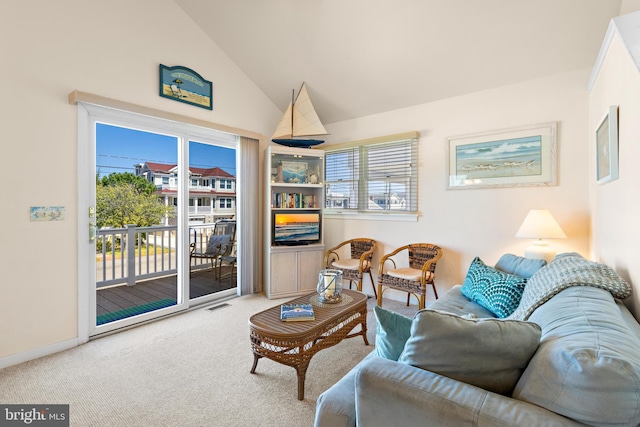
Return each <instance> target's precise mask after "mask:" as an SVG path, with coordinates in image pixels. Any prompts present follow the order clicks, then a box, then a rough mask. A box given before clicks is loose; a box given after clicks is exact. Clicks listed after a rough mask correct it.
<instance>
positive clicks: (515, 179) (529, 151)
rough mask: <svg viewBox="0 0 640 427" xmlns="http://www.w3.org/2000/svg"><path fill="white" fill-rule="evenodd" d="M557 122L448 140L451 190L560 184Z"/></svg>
mask: <svg viewBox="0 0 640 427" xmlns="http://www.w3.org/2000/svg"><path fill="white" fill-rule="evenodd" d="M556 130H557V122H549V123H541V124H536V125H530V126H522V127H517V128H510V129H502V130H496V131H491V132H483V133H476V134H469V135H460V136H454V137H450V138H448V139H447V140H448V143H449V167H448V186H447V189H471V188H499V187H524V186H550V185H556Z"/></svg>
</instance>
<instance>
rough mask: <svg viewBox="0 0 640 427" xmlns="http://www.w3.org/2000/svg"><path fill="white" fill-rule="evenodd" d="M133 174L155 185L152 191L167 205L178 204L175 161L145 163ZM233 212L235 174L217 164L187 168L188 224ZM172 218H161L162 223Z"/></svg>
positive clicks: (225, 215)
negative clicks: (168, 162) (210, 166)
mask: <svg viewBox="0 0 640 427" xmlns="http://www.w3.org/2000/svg"><path fill="white" fill-rule="evenodd" d="M135 167H136V175H137V176H142V177H144V178H145V179H146V180H147V181H149V182H151V183H153V184H155V186H156V188H157V189H158V190H157V191H156V194H158V196H159V197H160V200H162V201H163V202H164V204H165V205H168V206H177V205H178V170H177V165H175V164H164V163H153V162H145V163H140V164H137V165H135ZM235 212H236V177H235V176H233V175H231V174H230V173H228V172H225V171H223V170H222V169H220V168H219V167H215V168H194V167H192V168H190V169H189V223H211V222H215V221H217V220H219V219H225V218H233V217H234V215H235ZM171 221H174V222H175V218H174V219H173V220H169V219H168V218H166V219H165V225H169V224H170V222H171Z"/></svg>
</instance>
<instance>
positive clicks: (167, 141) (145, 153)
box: [96, 123, 237, 177]
mask: <svg viewBox="0 0 640 427" xmlns="http://www.w3.org/2000/svg"><path fill="white" fill-rule="evenodd" d="M189 158H190V161H189V165H190V166H192V167H199V168H213V167H219V168H220V169H222V170H224V171H225V172H228V173H230V174H231V175H234V176H236V175H237V174H236V151H235V150H234V149H231V148H226V147H219V146H214V145H209V144H203V143H198V142H193V141H191V142H190V143H189ZM177 159H178V143H177V138H175V137H173V136H167V135H160V134H155V133H150V132H144V131H138V130H133V129H127V128H122V127H117V126H112V125H107V124H103V123H98V124H97V125H96V172H97V173H98V174H99V175H100V177H102V176H106V175H109V174H110V173H115V172H118V173H123V172H131V173H134V172H135V165H136V164H138V163H144V162H155V163H166V164H176V163H177V162H178V161H177Z"/></svg>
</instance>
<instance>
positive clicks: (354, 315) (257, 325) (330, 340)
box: [249, 289, 369, 400]
mask: <svg viewBox="0 0 640 427" xmlns="http://www.w3.org/2000/svg"><path fill="white" fill-rule="evenodd" d="M316 295H317V294H315V293H314V294H310V295H305V296H303V297H300V298H296V299H294V300H292V301H287V303H309V302H311V303H312V304H313V305H314V307H313V310H314V313H315V320H309V321H303V322H283V321H281V320H280V304H278V305H277V306H275V307H272V308H270V309H268V310H265V311H261V312H260V313H257V314H254V315H253V316H251V317H250V318H249V329H250V339H251V350H252V351H253V367H252V368H251V373H252V374H253V373H255V371H256V367H257V366H258V360H260V358H262V357H266V358H268V359H271V360H273V361H276V362H278V363H282V364H284V365H287V366H291V367H293V368H295V370H296V372H297V374H298V400H304V380H305V375H306V373H307V368H308V367H309V362H310V361H311V358H312V357H313V355H314V354H316V353H317V352H319V351H320V350H323V349H325V348H328V347H332V346H334V345H336V344H338V343H340V342H341V341H342V340H343V339H345V338H352V337H356V336H358V335H362V338H363V339H364V343H365V345H369V341H368V340H367V296H366V295H365V294H363V293H361V292H357V291H352V290H349V289H345V290H343V296H344V298H343V302H342V303H339V304H336V305H331V304H320V303H318V302H317V299H314V297H315V296H316ZM357 325H362V327H361V328H360V330H359V331H357V332H355V333H350V332H351V331H352V330H353V329H354V328H355V327H356V326H357Z"/></svg>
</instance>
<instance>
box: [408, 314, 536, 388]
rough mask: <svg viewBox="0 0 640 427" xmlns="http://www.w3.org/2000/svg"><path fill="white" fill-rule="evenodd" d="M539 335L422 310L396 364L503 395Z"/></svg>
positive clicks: (531, 329) (519, 326) (527, 325)
mask: <svg viewBox="0 0 640 427" xmlns="http://www.w3.org/2000/svg"><path fill="white" fill-rule="evenodd" d="M541 334H542V331H541V329H540V326H538V325H537V324H535V323H531V322H523V321H517V320H501V319H465V318H462V317H460V316H456V315H454V314H451V313H445V312H442V311H436V310H429V309H425V310H420V311H419V312H418V313H416V315H415V317H414V319H413V323H412V325H411V337H410V338H409V339H408V340H407V343H406V344H405V346H404V350H403V352H402V354H401V355H400V358H399V359H398V362H401V363H406V364H409V365H413V366H416V367H418V368H422V369H426V370H428V371H431V372H435V373H438V374H440V375H444V376H446V377H449V378H453V379H455V380H458V381H462V382H465V383H467V384H472V385H475V386H478V387H481V388H483V389H485V390H489V391H493V392H495V393H500V394H503V395H507V396H509V395H511V392H512V391H513V389H514V387H515V385H516V383H517V382H518V379H519V378H520V375H521V374H522V371H523V370H524V369H525V368H526V367H527V365H528V364H529V360H530V359H531V357H532V356H533V354H534V353H535V351H536V349H537V348H538V344H539V342H540V336H541Z"/></svg>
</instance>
